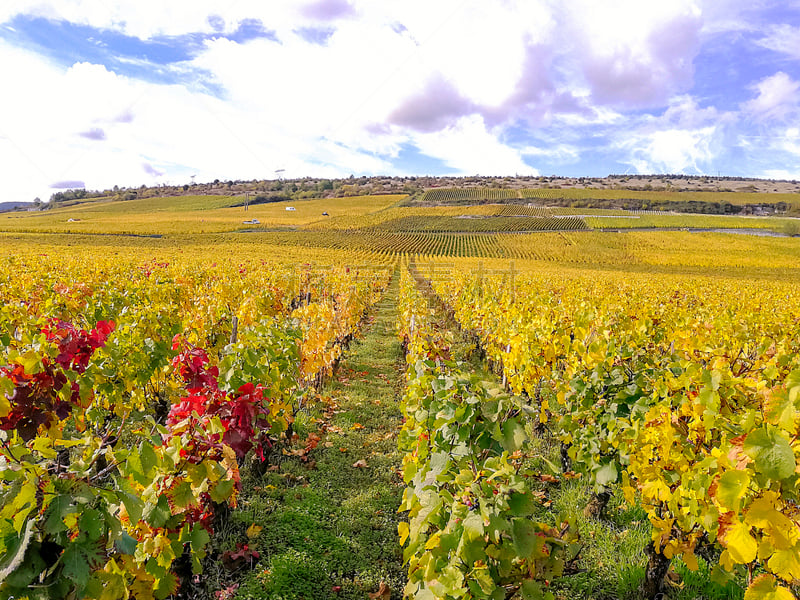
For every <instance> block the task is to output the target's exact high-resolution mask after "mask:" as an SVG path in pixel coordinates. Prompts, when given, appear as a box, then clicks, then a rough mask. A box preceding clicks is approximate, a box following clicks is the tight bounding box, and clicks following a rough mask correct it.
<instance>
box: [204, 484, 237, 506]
mask: <svg viewBox="0 0 800 600" xmlns="http://www.w3.org/2000/svg"><path fill="white" fill-rule="evenodd" d="M233 486H234V481H233V479H225V480H223V481H220V482H218V483H217V485H215V486H214V487H213V488H211V489H210V490H209V495H210V496H211V499H212V500H213V501H214V502H220V503H221V502H227V500H228V498H230V496H231V492H233Z"/></svg>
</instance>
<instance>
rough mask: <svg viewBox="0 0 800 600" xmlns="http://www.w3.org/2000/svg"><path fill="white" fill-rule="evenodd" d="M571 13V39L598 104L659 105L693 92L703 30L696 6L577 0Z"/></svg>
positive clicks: (635, 0)
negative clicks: (678, 94)
mask: <svg viewBox="0 0 800 600" xmlns="http://www.w3.org/2000/svg"><path fill="white" fill-rule="evenodd" d="M568 10H569V15H570V17H571V19H570V23H569V24H570V25H571V26H570V27H569V28H568V31H567V33H568V40H575V41H574V42H573V43H574V44H575V45H576V46H577V48H578V51H577V52H576V57H577V60H578V62H579V64H580V66H581V69H582V71H583V75H584V77H585V78H586V81H587V82H588V84H589V86H590V88H591V90H592V93H593V96H594V98H595V99H596V101H598V102H599V103H601V104H611V105H616V106H632V107H642V106H645V107H646V106H659V105H662V104H663V103H664V102H666V100H667V99H668V98H669V97H670V95H671V94H672V93H674V92H675V91H681V90H686V89H688V88H689V87H691V84H692V77H693V68H692V60H693V58H694V56H695V54H696V53H697V52H698V50H699V47H700V31H701V28H702V15H701V12H700V9H699V8H698V7H697V5H696V4H695V3H694V2H691V1H688V0H678V1H676V2H662V3H653V2H641V1H639V0H615V1H613V2H604V3H599V2H595V1H592V0H578V1H576V2H572V3H570V5H569V9H568ZM567 43H570V42H569V41H568V42H567Z"/></svg>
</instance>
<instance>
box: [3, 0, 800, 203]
mask: <svg viewBox="0 0 800 600" xmlns="http://www.w3.org/2000/svg"><path fill="white" fill-rule="evenodd" d="M738 5H741V3H738ZM720 7H723V8H720ZM740 8H741V6H739V8H737V0H694V1H693V0H675V1H673V2H668V3H653V2H641V1H640V0H608V1H606V2H602V3H600V2H597V1H596V0H573V1H572V2H570V3H566V4H565V3H560V2H556V0H500V1H499V2H494V3H488V4H487V3H483V4H481V3H476V2H464V1H463V0H438V1H437V2H434V3H431V2H429V1H427V0H384V1H382V2H380V3H377V2H374V1H372V0H301V1H292V0H270V1H269V2H263V0H236V1H234V2H229V3H219V2H216V1H215V0H194V1H193V2H188V1H179V0H175V1H173V2H164V1H163V0H135V1H134V0H116V1H114V2H109V1H108V0H35V1H33V2H32V1H31V0H5V1H3V2H0V27H2V26H3V25H2V23H3V22H4V21H8V19H11V18H13V17H14V15H18V14H26V15H31V16H39V17H45V18H49V19H64V20H68V21H70V22H73V23H79V24H84V25H89V26H91V27H95V28H99V29H111V30H114V31H117V32H122V33H125V34H127V35H131V36H136V37H139V38H142V39H149V38H153V37H156V36H165V35H167V36H179V35H182V34H189V33H192V34H196V33H205V34H208V35H213V36H218V37H215V38H211V39H209V40H208V41H207V42H206V43H205V45H204V46H203V47H202V49H201V51H200V52H199V53H198V54H197V55H196V56H195V57H194V58H193V59H192V60H189V61H185V62H183V63H180V64H177V65H176V64H172V65H169V67H170V68H171V69H173V74H174V73H178V75H180V73H185V74H188V73H193V74H194V77H196V76H197V73H202V74H207V75H206V77H207V78H206V79H205V80H203V81H202V82H201V83H202V84H204V86H205V87H201V86H198V85H194V83H197V82H196V81H194V82H193V83H191V84H190V83H188V82H187V83H185V84H183V85H156V84H151V83H146V82H144V81H141V80H137V79H134V78H132V77H125V76H121V75H118V74H115V73H113V72H111V71H110V70H109V68H106V67H105V66H103V65H97V64H89V63H85V62H80V63H77V64H74V65H71V66H70V67H68V68H61V67H57V66H55V65H54V64H53V63H51V62H49V61H47V60H46V59H45V58H43V57H42V56H39V55H36V54H34V53H32V52H28V51H25V50H22V49H20V48H14V47H12V46H10V45H9V44H8V43H4V42H2V41H0V55H2V56H3V61H2V62H0V78H2V79H0V80H2V81H7V82H17V83H15V85H16V88H17V89H15V93H13V94H3V95H1V96H0V160H2V161H3V162H2V164H3V167H4V172H7V173H12V174H13V175H12V176H11V179H13V180H14V181H13V182H12V183H11V184H8V185H5V186H4V188H5V189H6V190H15V191H14V192H13V193H19V194H25V195H31V194H30V193H29V190H31V189H34V188H35V189H36V190H37V192H36V194H37V195H42V196H43V197H45V196H47V195H49V193H50V192H49V191H47V185H49V184H50V183H51V182H53V181H59V180H83V181H85V182H86V184H87V186H89V187H92V188H94V187H106V186H111V185H114V184H119V185H139V184H141V183H153V182H157V181H172V182H174V183H180V182H181V181H188V178H189V175H191V174H196V175H197V178H198V181H203V180H208V179H214V178H217V177H218V178H221V179H235V178H255V177H270V176H272V175H273V174H274V171H275V169H277V168H284V169H286V176H302V175H327V176H337V175H347V174H350V173H392V172H394V167H393V165H392V158H393V157H397V156H398V155H399V154H400V152H401V149H403V148H407V147H408V145H412V146H415V147H416V150H418V151H419V152H421V153H423V154H426V155H429V156H431V157H433V158H435V159H439V160H440V161H443V162H444V163H445V164H447V165H448V168H449V169H451V170H452V171H453V172H458V173H465V174H474V173H486V174H490V173H496V174H501V173H514V172H520V173H522V172H525V173H531V172H535V169H532V168H531V167H529V166H528V165H527V164H526V163H525V158H528V159H535V160H536V161H540V162H541V163H542V164H546V163H551V164H552V163H553V162H560V163H561V164H568V163H569V164H576V163H577V164H580V161H581V148H582V147H589V148H592V150H596V147H597V144H598V143H600V142H598V140H601V139H607V140H609V151H613V152H616V153H617V154H615V156H614V158H613V160H615V161H616V160H626V161H627V162H629V163H631V164H633V165H635V167H636V168H637V170H640V171H647V170H659V171H672V170H676V171H677V170H687V169H694V170H697V169H702V168H703V166H704V165H709V164H711V163H713V160H714V158H715V157H716V156H718V155H719V154H720V153H721V152H722V151H723V146H724V144H723V143H722V142H723V141H724V138H725V136H726V135H728V134H727V133H726V132H727V130H728V129H732V128H734V127H735V126H736V124H737V123H736V119H737V116H736V115H734V114H733V113H725V112H721V111H719V110H717V109H715V108H714V107H713V106H703V107H701V106H699V105H698V100H697V99H695V98H694V97H692V96H691V95H690V94H691V88H692V85H693V78H694V72H693V61H694V60H695V58H696V57H697V55H698V52H700V51H701V48H702V42H703V41H704V40H705V39H707V37H708V36H721V35H723V34H724V33H725V32H740V31H750V32H752V31H753V29H752V27H753V25H752V24H751V23H750V22H749V21H748V16H749V15H750V13H749V12H748V11H749V10H750V9H747V10H745V9H741V10H740ZM247 19H255V20H259V21H260V22H261V23H262V24H263V27H264V28H265V29H267V30H269V31H274V32H275V36H274V38H259V39H253V40H250V41H248V42H247V43H243V44H239V43H236V42H234V41H232V40H230V39H227V38H226V37H225V36H224V34H226V33H227V34H230V33H231V32H233V31H236V30H237V28H238V27H239V26H240V25H241V24H242V23H243V22H245V20H247ZM709 20H711V21H713V22H709ZM303 28H325V30H326V32H328V33H330V36H329V37H327V38H326V39H325V40H324V43H322V44H319V43H318V44H315V43H309V41H308V39H306V38H308V35H305V36H304V34H303V32H304V29H303ZM765 31H767V34H766V36H765V37H764V36H762V39H761V41H760V42H759V43H760V44H761V45H762V46H764V47H769V48H772V49H776V50H778V51H781V52H783V53H784V54H789V55H791V53H792V52H793V50H792V48H794V46H792V45H791V44H792V43H793V40H796V39H797V36H796V35H795V34H796V33H797V31H796V29H794V28H792V27H790V26H787V25H776V26H774V27H772V28H767V29H765ZM326 35H327V33H326ZM704 36H706V37H704ZM795 43H796V42H795ZM125 60H128V61H130V60H134V61H135V60H137V59H135V58H133V57H121V58H120V59H118V63H117V64H120V63H121V62H124V61H125ZM109 64H110V63H109ZM137 66H138V67H141V66H142V65H141V64H139V65H137ZM126 72H127V71H126ZM178 78H180V77H178ZM185 79H187V81H188V78H185ZM798 85H800V84H798V83H797V81H795V80H794V79H792V78H791V77H790V76H789V75H786V74H785V73H777V74H776V75H774V76H772V77H770V78H767V79H765V80H763V81H761V82H759V83H758V84H757V85H756V86H755V87H754V90H755V93H754V99H753V100H751V101H750V102H747V103H745V104H743V105H742V106H741V107H740V108H741V111H742V112H743V113H746V114H747V115H748V116H751V117H755V119H750V122H751V124H752V123H754V122H757V123H759V124H761V123H767V124H769V123H768V122H770V121H771V120H776V119H787V118H788V117H790V116H792V115H794V114H795V111H796V109H797V105H798ZM203 89H222V90H223V91H224V93H223V94H220V97H212V96H211V95H209V94H208V93H203ZM642 108H645V109H649V110H651V111H652V112H655V111H658V112H659V113H660V116H657V117H653V116H649V115H647V114H646V113H643V112H641V111H640V109H642ZM631 109H634V110H635V111H636V112H632V111H631ZM9 116H12V118H9ZM4 117H5V118H4ZM740 121H743V119H740ZM765 127H766V125H765ZM523 130H524V131H528V132H539V133H540V134H541V135H537V136H536V137H537V139H545V138H547V139H550V140H551V142H552V145H551V146H545V145H544V144H542V143H538V144H536V145H531V144H530V142H529V141H526V140H525V139H523V136H521V135H520V134H519V132H520V131H523ZM545 131H546V134H545V133H542V132H545ZM585 132H591V133H592V134H596V138H595V139H593V140H591V141H590V142H588V143H584V142H583V141H582V140H581V136H582V135H583V134H584V133H585ZM759 133H760V132H759ZM768 133H769V134H770V135H771V136H772V137H771V139H776V138H775V134H774V132H768ZM509 139H513V140H515V141H514V142H513V143H512V142H509V141H507V140H509ZM780 139H781V140H783V143H784V144H785V145H786V149H785V151H786V152H791V151H792V150H791V149H792V148H795V147H796V146H795V145H796V144H798V143H799V142H798V141H797V140H796V139H795V138H791V137H790V136H785V137H781V138H780ZM582 144H583V146H582ZM773 146H775V149H776V150H779V149H780V148H778V147H777V143H776V144H773ZM595 154H596V153H595ZM620 156H621V157H622V158H620ZM143 165H148V168H145V167H144V166H143ZM548 168H549V167H548ZM160 173H163V175H159V174H160ZM42 190H44V191H42ZM9 193H11V192H9Z"/></svg>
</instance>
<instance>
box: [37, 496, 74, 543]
mask: <svg viewBox="0 0 800 600" xmlns="http://www.w3.org/2000/svg"><path fill="white" fill-rule="evenodd" d="M74 512H78V507H77V506H75V505H74V504H73V503H72V498H71V497H70V496H56V497H55V498H53V500H52V501H51V502H50V505H49V506H48V507H47V517H46V519H45V522H44V531H45V533H47V534H50V535H55V534H57V533H61V532H62V531H66V530H67V526H66V525H65V524H64V517H66V516H67V515H68V514H70V513H74Z"/></svg>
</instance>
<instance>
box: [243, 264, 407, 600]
mask: <svg viewBox="0 0 800 600" xmlns="http://www.w3.org/2000/svg"><path fill="white" fill-rule="evenodd" d="M397 291H398V278H397V277H395V278H394V280H393V282H392V285H391V286H390V288H389V289H388V292H387V294H386V296H385V297H384V298H383V300H382V301H381V302H380V303H379V304H378V305H377V306H376V308H375V309H374V311H373V314H372V316H371V317H370V319H369V320H368V322H367V324H366V326H365V328H364V332H363V337H362V338H361V339H359V340H358V341H356V342H354V343H353V345H352V346H351V347H350V350H349V352H348V353H347V356H346V358H345V359H344V361H343V362H342V363H341V364H340V366H339V369H338V370H337V373H336V375H335V377H334V379H333V380H332V381H331V382H330V383H329V384H328V385H327V386H326V387H325V389H324V390H323V392H322V399H321V400H320V401H319V403H318V404H322V405H323V408H322V410H321V411H320V412H321V413H322V416H323V417H324V420H325V424H323V425H322V429H326V430H327V431H326V433H325V434H324V435H322V436H321V438H322V439H321V441H320V443H319V446H318V447H317V448H315V449H314V450H312V451H310V452H309V453H308V455H307V457H305V460H303V458H302V457H285V459H284V460H283V461H282V462H281V463H280V464H279V466H278V467H277V468H276V467H272V470H271V471H269V472H267V474H266V475H264V476H263V477H258V478H256V477H252V478H251V479H249V480H247V481H243V484H244V489H245V493H244V495H243V497H242V502H241V503H240V510H237V511H235V513H234V518H233V523H232V524H231V526H232V527H233V528H234V529H237V530H240V531H244V530H245V528H246V527H249V526H250V525H251V524H255V525H256V526H258V527H262V529H261V531H260V533H259V534H258V536H257V537H255V538H253V539H252V540H251V541H250V544H249V547H250V549H255V550H256V551H257V552H258V553H259V555H260V559H259V562H258V564H257V565H256V567H255V568H254V569H253V570H250V571H249V572H247V573H246V574H244V575H243V577H242V579H241V580H240V587H239V588H238V590H237V591H236V596H235V597H236V598H270V599H279V598H280V599H285V600H288V599H301V598H302V599H306V600H311V599H322V600H324V599H334V598H335V599H338V600H341V599H355V598H358V599H359V600H363V599H365V598H368V594H369V593H375V592H377V591H378V590H379V589H381V583H382V582H383V584H384V586H383V591H384V592H386V590H387V586H388V588H390V589H391V594H388V593H384V594H383V595H382V596H380V598H381V600H388V599H389V598H390V597H391V598H400V597H401V596H402V589H403V586H404V585H405V570H404V568H403V566H402V552H401V550H400V547H399V544H398V538H397V522H398V521H399V515H398V513H397V507H398V506H399V505H400V500H401V497H402V493H403V486H402V480H401V479H400V476H399V475H398V473H397V470H398V469H399V467H400V462H401V456H400V454H399V452H398V450H397V432H398V428H399V427H400V424H401V413H400V409H399V408H398V402H397V401H398V395H399V394H401V393H402V386H403V379H402V373H403V372H404V359H403V355H402V351H401V348H400V343H399V341H398V340H397V336H396V334H395V333H394V328H395V325H396V322H397ZM314 416H315V415H314V414H312V415H310V417H314ZM309 422H310V418H309V419H308V420H307V422H306V425H309V424H310V423H309ZM299 425H300V426H302V425H303V424H302V423H299ZM303 437H305V436H303ZM241 537H242V536H241V534H240V536H239V539H241ZM245 539H246V538H245ZM231 597H233V594H231Z"/></svg>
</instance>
